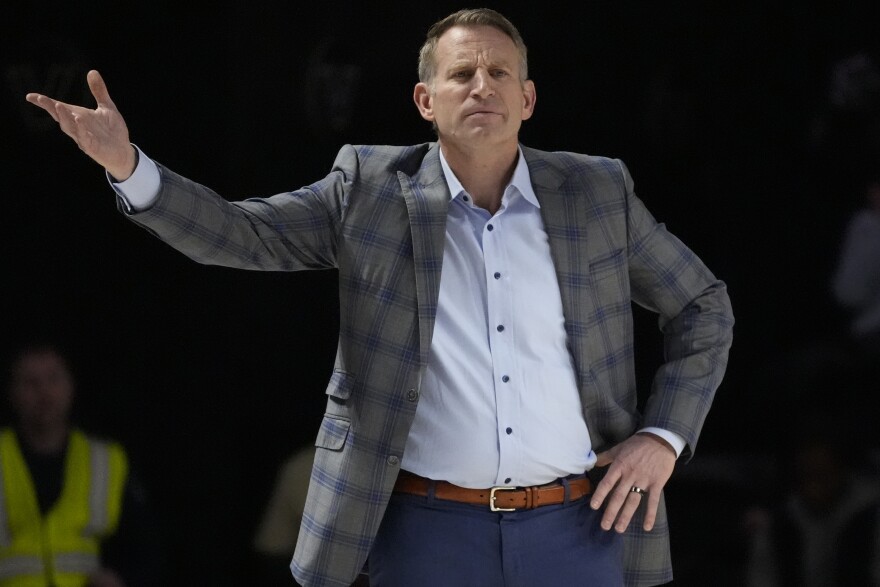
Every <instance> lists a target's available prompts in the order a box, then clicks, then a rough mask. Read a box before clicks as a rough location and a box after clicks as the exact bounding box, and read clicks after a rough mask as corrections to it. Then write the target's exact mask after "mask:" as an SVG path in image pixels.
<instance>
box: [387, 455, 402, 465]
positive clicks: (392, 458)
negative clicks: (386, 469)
mask: <svg viewBox="0 0 880 587" xmlns="http://www.w3.org/2000/svg"><path fill="white" fill-rule="evenodd" d="M386 461H387V462H388V464H389V465H391V466H393V467H396V466H397V465H399V464H400V459H399V458H397V456H395V455H391V456H390V457H388V458H387V459H386Z"/></svg>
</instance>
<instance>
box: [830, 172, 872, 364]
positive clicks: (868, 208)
mask: <svg viewBox="0 0 880 587" xmlns="http://www.w3.org/2000/svg"><path fill="white" fill-rule="evenodd" d="M832 286H833V292H834V296H835V299H836V300H837V301H838V303H840V304H841V305H842V306H843V307H845V308H847V309H848V310H849V311H850V312H851V313H852V321H851V323H850V329H849V331H850V335H851V337H852V340H853V341H854V342H855V343H856V345H857V346H858V348H859V349H860V350H862V351H864V352H866V353H867V354H868V356H869V357H871V358H872V359H873V360H876V359H877V358H880V175H874V176H872V177H871V178H870V179H869V180H868V181H867V182H866V184H865V204H864V206H863V207H862V208H861V209H860V210H859V211H858V212H856V213H855V214H854V215H853V216H852V218H851V219H850V221H849V224H848V226H847V228H846V233H845V235H844V242H843V248H842V249H841V253H840V258H839V260H838V264H837V270H836V272H835V274H834V279H833V283H832Z"/></svg>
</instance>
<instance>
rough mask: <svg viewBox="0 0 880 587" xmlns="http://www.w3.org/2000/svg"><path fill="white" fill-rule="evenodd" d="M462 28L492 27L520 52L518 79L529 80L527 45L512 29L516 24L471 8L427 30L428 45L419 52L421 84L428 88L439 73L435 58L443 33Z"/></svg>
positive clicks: (487, 11)
mask: <svg viewBox="0 0 880 587" xmlns="http://www.w3.org/2000/svg"><path fill="white" fill-rule="evenodd" d="M456 26H460V27H477V26H490V27H492V28H495V29H498V30H499V31H501V32H502V33H504V34H505V35H507V36H508V37H510V39H511V40H512V41H513V44H514V45H516V48H517V50H518V51H519V76H520V81H521V82H524V81H526V80H527V79H529V62H528V55H527V50H526V44H525V42H524V41H523V39H522V36H520V34H519V31H518V30H516V27H515V26H513V23H512V22H510V21H509V20H507V19H506V18H505V17H504V16H503V15H502V14H501V13H500V12H496V11H494V10H492V9H491V8H469V9H465V10H459V11H458V12H455V13H453V14H450V15H449V16H447V17H446V18H443V19H441V20H438V21H437V22H435V23H434V24H433V25H431V28H430V29H428V34H427V39H426V40H425V44H424V45H422V48H421V50H419V81H420V82H423V83H426V84H428V85H430V84H431V82H432V81H433V79H434V75H435V74H436V73H437V71H436V66H437V61H436V55H435V52H436V50H437V42H438V41H439V40H440V37H442V36H443V33H445V32H446V31H448V30H449V29H451V28H453V27H456Z"/></svg>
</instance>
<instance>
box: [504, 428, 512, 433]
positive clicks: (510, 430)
mask: <svg viewBox="0 0 880 587" xmlns="http://www.w3.org/2000/svg"><path fill="white" fill-rule="evenodd" d="M505 432H507V433H508V434H513V428H508V429H507V430H505Z"/></svg>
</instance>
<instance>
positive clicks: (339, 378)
mask: <svg viewBox="0 0 880 587" xmlns="http://www.w3.org/2000/svg"><path fill="white" fill-rule="evenodd" d="M353 388H354V377H352V376H351V375H349V374H348V372H347V371H343V370H342V369H333V375H332V376H331V377H330V383H329V384H328V385H327V395H329V396H330V397H335V398H336V399H340V400H347V399H348V398H349V397H351V390H352V389H353Z"/></svg>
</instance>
